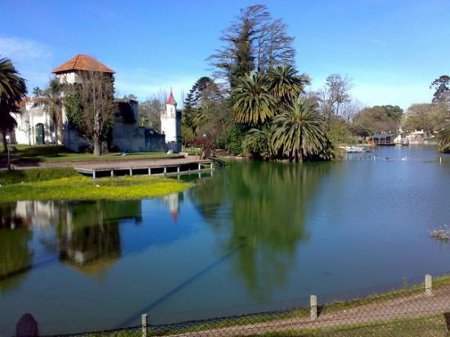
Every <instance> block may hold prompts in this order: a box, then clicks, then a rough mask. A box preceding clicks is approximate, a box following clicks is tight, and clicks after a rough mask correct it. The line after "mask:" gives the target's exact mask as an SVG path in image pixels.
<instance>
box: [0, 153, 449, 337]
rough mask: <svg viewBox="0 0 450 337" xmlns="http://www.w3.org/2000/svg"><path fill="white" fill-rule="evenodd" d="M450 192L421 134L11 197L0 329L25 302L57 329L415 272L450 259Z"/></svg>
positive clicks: (439, 267) (354, 291)
mask: <svg viewBox="0 0 450 337" xmlns="http://www.w3.org/2000/svg"><path fill="white" fill-rule="evenodd" d="M374 155H376V156H378V157H377V158H376V159H375V160H374V159H373V156H374ZM402 158H403V160H402ZM449 193H450V157H448V156H447V157H445V156H443V158H442V163H440V162H439V154H438V153H437V152H436V151H435V150H434V149H433V148H427V147H424V148H420V147H419V148H384V149H379V150H377V152H376V153H370V154H364V155H363V156H361V155H355V156H351V157H349V158H348V160H345V161H341V162H333V163H307V164H304V165H294V164H282V163H258V162H251V163H235V164H231V165H230V166H228V167H226V168H224V169H219V170H216V171H215V173H214V175H213V177H209V178H206V179H202V180H200V181H198V185H197V186H196V187H194V188H192V189H190V190H188V191H186V192H184V193H179V194H173V195H169V196H167V197H165V198H160V199H150V200H137V201H117V202H111V201H91V202H39V201H24V202H17V203H10V204H1V205H0V212H1V213H0V336H9V335H12V334H13V332H14V326H15V323H16V322H17V321H18V320H19V318H20V317H21V315H23V314H24V313H27V312H29V313H32V314H33V315H34V317H35V318H36V319H37V320H38V322H39V325H40V330H41V333H43V334H56V333H68V332H80V331H86V330H99V329H112V328H116V327H122V326H129V325H137V324H138V323H139V316H140V314H141V313H148V314H149V315H150V317H151V322H152V323H166V322H177V321H182V320H191V319H200V318H209V317H216V316H225V315H237V314H242V313H249V312H259V311H267V310H277V309H282V308H285V307H288V306H292V305H306V304H307V303H308V298H309V295H311V294H316V295H318V297H319V301H322V302H325V301H330V300H333V299H343V298H351V297H354V296H357V295H364V294H369V293H371V292H374V291H380V290H390V289H392V288H395V287H397V288H398V287H401V286H402V285H405V284H412V283H417V282H420V281H421V280H422V278H423V275H424V274H425V273H432V274H433V275H437V274H441V273H446V272H450V243H441V242H436V241H435V240H433V239H431V238H430V237H429V231H430V230H432V229H433V228H436V227H438V226H439V225H441V224H444V223H447V224H450V198H449Z"/></svg>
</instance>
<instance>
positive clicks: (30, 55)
mask: <svg viewBox="0 0 450 337" xmlns="http://www.w3.org/2000/svg"><path fill="white" fill-rule="evenodd" d="M0 54H1V56H2V57H8V58H10V59H12V60H13V61H26V60H39V59H48V58H49V57H50V56H51V54H52V53H51V49H50V48H49V47H48V46H46V45H44V44H42V43H40V42H38V41H35V40H30V39H24V38H17V37H0Z"/></svg>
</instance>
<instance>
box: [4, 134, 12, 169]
mask: <svg viewBox="0 0 450 337" xmlns="http://www.w3.org/2000/svg"><path fill="white" fill-rule="evenodd" d="M5 138H6V152H7V153H8V171H11V158H10V157H9V145H8V144H9V139H10V137H9V135H6V137H5Z"/></svg>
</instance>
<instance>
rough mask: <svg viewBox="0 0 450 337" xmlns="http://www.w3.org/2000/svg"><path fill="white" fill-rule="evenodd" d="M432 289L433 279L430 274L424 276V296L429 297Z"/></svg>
mask: <svg viewBox="0 0 450 337" xmlns="http://www.w3.org/2000/svg"><path fill="white" fill-rule="evenodd" d="M432 289H433V278H432V276H431V275H430V274H426V275H425V294H426V295H431V294H432Z"/></svg>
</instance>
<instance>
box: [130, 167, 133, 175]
mask: <svg viewBox="0 0 450 337" xmlns="http://www.w3.org/2000/svg"><path fill="white" fill-rule="evenodd" d="M132 175H133V169H132V168H131V167H130V176H132Z"/></svg>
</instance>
